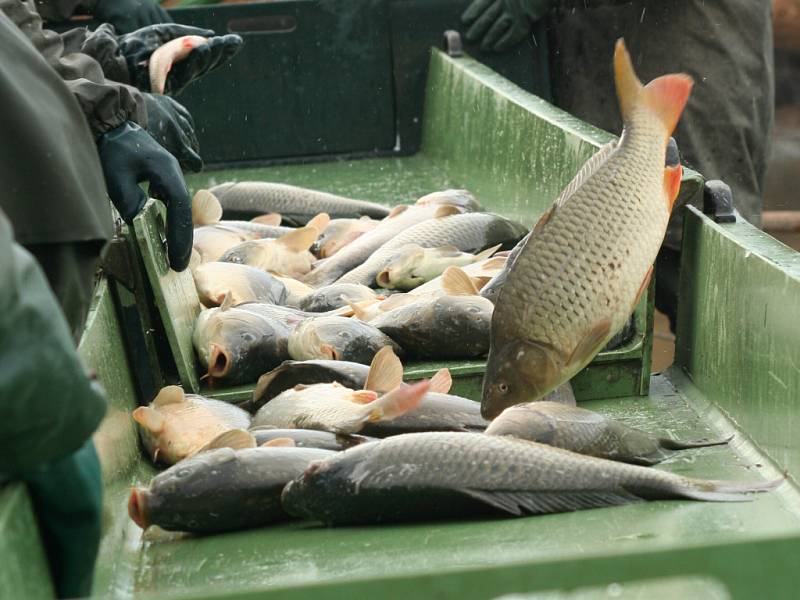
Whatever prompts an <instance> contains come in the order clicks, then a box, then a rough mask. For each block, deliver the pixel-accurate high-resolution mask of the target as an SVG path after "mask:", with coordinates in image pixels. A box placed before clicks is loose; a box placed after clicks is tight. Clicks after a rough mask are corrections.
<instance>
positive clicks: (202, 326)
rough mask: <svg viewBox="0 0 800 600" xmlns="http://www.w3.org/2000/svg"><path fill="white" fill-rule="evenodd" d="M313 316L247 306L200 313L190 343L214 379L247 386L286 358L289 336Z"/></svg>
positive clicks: (259, 305)
mask: <svg viewBox="0 0 800 600" xmlns="http://www.w3.org/2000/svg"><path fill="white" fill-rule="evenodd" d="M311 316H313V314H312V313H304V312H303V311H300V310H297V309H294V308H289V307H285V306H276V305H272V304H263V303H258V302H246V303H244V304H239V305H237V306H234V307H231V308H224V309H220V308H211V309H207V310H205V311H203V312H201V313H200V316H199V317H198V319H197V323H196V324H195V330H194V333H193V336H192V341H193V344H194V347H195V350H196V352H197V355H198V356H199V358H200V362H201V364H202V365H203V366H205V367H207V368H208V372H209V374H210V375H211V376H212V377H214V378H215V379H224V380H225V381H226V382H228V383H230V384H236V383H249V382H253V381H255V380H256V379H257V378H258V377H259V376H260V375H261V374H263V373H264V372H265V371H268V370H269V369H272V368H274V367H276V366H278V365H279V364H280V363H281V362H282V361H284V360H287V359H288V358H290V357H289V335H290V334H291V333H292V331H293V330H294V329H295V328H296V327H297V325H299V324H300V323H301V322H302V321H304V320H305V319H307V318H309V317H311Z"/></svg>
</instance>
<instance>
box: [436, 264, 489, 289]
mask: <svg viewBox="0 0 800 600" xmlns="http://www.w3.org/2000/svg"><path fill="white" fill-rule="evenodd" d="M442 289H443V290H444V292H445V294H448V295H451V296H477V295H478V294H480V290H479V289H478V288H477V286H476V285H475V283H474V282H473V281H472V279H470V277H469V275H467V274H466V273H465V272H464V270H463V269H461V268H459V267H456V266H450V267H447V268H446V269H445V270H444V273H442Z"/></svg>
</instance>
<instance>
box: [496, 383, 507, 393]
mask: <svg viewBox="0 0 800 600" xmlns="http://www.w3.org/2000/svg"><path fill="white" fill-rule="evenodd" d="M497 389H498V390H500V393H501V394H505V393H507V392H508V384H507V383H506V382H505V381H501V382H500V383H498V384H497Z"/></svg>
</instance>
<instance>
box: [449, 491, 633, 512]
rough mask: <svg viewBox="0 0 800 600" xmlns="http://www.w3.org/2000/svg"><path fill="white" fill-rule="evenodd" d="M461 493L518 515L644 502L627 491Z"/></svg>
mask: <svg viewBox="0 0 800 600" xmlns="http://www.w3.org/2000/svg"><path fill="white" fill-rule="evenodd" d="M461 492H462V493H463V494H465V495H467V496H469V497H470V498H472V499H473V500H477V501H479V502H482V503H483V504H486V505H488V506H491V507H493V508H496V509H497V510H500V511H502V512H505V513H508V514H510V515H515V516H520V515H537V514H546V513H556V512H565V511H573V510H580V509H583V508H597V507H600V506H621V505H623V504H632V503H634V502H643V501H644V500H643V499H642V498H640V497H638V496H636V495H634V494H632V493H630V492H628V491H626V490H624V489H616V490H580V491H574V492H569V491H563V492H561V491H542V492H528V491H502V490H469V489H465V490H461Z"/></svg>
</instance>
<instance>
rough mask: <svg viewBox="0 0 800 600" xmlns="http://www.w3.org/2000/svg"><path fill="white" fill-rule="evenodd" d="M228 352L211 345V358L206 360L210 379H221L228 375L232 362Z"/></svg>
mask: <svg viewBox="0 0 800 600" xmlns="http://www.w3.org/2000/svg"><path fill="white" fill-rule="evenodd" d="M230 354H231V353H230V351H229V350H227V349H225V348H223V347H222V346H220V345H218V344H211V356H210V357H209V359H208V374H209V376H211V377H216V378H218V379H219V378H222V377H225V376H226V375H227V374H228V373H230V371H231V369H232V368H233V360H232V359H231V355H230Z"/></svg>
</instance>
